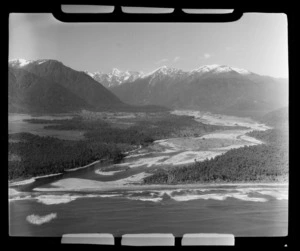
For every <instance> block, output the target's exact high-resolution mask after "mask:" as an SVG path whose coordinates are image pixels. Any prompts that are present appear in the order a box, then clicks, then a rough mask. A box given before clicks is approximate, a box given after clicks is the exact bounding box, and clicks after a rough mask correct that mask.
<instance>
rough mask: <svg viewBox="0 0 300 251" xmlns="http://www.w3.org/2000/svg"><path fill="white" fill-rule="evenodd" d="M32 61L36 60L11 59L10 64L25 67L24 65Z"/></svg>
mask: <svg viewBox="0 0 300 251" xmlns="http://www.w3.org/2000/svg"><path fill="white" fill-rule="evenodd" d="M32 62H34V61H33V60H26V59H24V58H18V59H12V60H9V64H10V65H12V66H16V67H23V66H25V65H28V64H30V63H32Z"/></svg>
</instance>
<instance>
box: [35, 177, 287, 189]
mask: <svg viewBox="0 0 300 251" xmlns="http://www.w3.org/2000/svg"><path fill="white" fill-rule="evenodd" d="M146 175H147V174H145V173H142V174H139V175H135V177H134V176H131V177H128V178H125V179H123V180H118V181H112V182H101V181H94V180H93V181H91V180H85V179H65V180H60V181H58V182H54V183H52V184H51V185H52V186H53V187H51V188H42V187H40V188H35V189H34V191H39V192H79V191H80V192H87V191H88V192H92V191H94V192H102V191H122V190H148V189H194V188H207V187H209V188H212V187H231V186H238V187H247V186H272V187H278V186H282V187H286V186H288V185H289V183H288V181H282V182H278V181H253V182H249V181H245V182H242V181H238V182H207V183H190V184H141V183H140V178H141V176H146Z"/></svg>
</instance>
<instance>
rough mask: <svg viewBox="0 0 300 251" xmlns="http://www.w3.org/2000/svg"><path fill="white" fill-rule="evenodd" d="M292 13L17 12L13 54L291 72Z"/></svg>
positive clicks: (149, 67)
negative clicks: (84, 15)
mask: <svg viewBox="0 0 300 251" xmlns="http://www.w3.org/2000/svg"><path fill="white" fill-rule="evenodd" d="M287 39H288V38H287V17H286V15H285V14H280V13H274V14H273V13H272V14H271V13H246V14H244V15H243V16H242V17H241V19H239V20H238V21H235V22H228V23H63V22H61V21H59V20H57V19H55V17H53V15H52V14H50V13H43V14H29V13H26V14H22V13H12V14H10V17H9V60H12V59H17V58H23V59H27V60H36V59H56V60H59V61H61V62H62V63H64V64H65V65H67V66H69V67H71V68H73V69H75V70H79V71H90V72H95V71H100V72H106V73H108V72H111V71H112V69H113V68H117V69H119V70H122V71H126V70H131V71H142V72H144V73H148V72H151V71H153V70H155V69H156V68H159V67H161V66H164V65H166V66H168V67H174V68H178V69H182V70H185V71H190V70H193V69H197V68H199V67H201V66H203V65H210V64H220V65H228V66H232V67H237V68H242V69H247V70H249V71H252V72H254V73H257V74H260V75H268V76H272V77H283V78H287V77H288V48H287V43H288V42H287Z"/></svg>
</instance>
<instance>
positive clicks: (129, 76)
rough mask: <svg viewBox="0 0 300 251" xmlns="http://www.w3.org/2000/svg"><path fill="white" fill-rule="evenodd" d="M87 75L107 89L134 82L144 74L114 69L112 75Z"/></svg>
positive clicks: (99, 73) (98, 73) (97, 73)
mask: <svg viewBox="0 0 300 251" xmlns="http://www.w3.org/2000/svg"><path fill="white" fill-rule="evenodd" d="M86 73H87V74H88V75H89V76H91V77H92V78H93V79H95V80H96V81H97V82H99V83H101V84H103V85H104V86H105V87H107V88H110V87H113V86H117V85H120V84H123V83H126V82H133V81H135V80H136V79H138V78H140V77H142V76H143V73H142V72H137V71H120V70H118V69H117V68H114V69H113V70H112V71H111V72H110V73H108V74H107V73H103V72H99V71H98V72H88V71H86Z"/></svg>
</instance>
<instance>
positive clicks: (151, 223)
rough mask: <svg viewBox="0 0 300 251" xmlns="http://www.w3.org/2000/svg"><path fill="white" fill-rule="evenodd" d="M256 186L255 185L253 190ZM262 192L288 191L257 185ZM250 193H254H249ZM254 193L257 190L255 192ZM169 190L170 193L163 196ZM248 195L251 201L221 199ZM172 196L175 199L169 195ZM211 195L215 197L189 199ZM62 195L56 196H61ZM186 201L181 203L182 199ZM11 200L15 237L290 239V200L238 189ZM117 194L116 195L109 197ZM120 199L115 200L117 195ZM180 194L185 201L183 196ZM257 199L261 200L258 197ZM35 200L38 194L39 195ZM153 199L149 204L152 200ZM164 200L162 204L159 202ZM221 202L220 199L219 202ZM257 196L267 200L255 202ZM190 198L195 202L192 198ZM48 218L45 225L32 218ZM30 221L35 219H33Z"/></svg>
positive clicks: (63, 194) (127, 192) (94, 194)
mask: <svg viewBox="0 0 300 251" xmlns="http://www.w3.org/2000/svg"><path fill="white" fill-rule="evenodd" d="M250 188H251V187H250ZM255 188H256V189H259V188H261V190H257V191H272V190H273V191H274V190H279V191H280V193H281V194H286V192H287V188H286V187H280V188H274V187H271V188H270V187H269V188H268V187H257V186H256V187H255ZM247 189H248V192H247ZM250 190H251V189H250ZM163 191H166V192H163ZM230 193H231V194H236V195H238V194H242V193H245V194H247V193H248V198H250V201H247V200H241V199H236V198H234V197H227V198H226V199H223V200H220V198H219V197H217V196H216V194H218V195H219V196H225V195H226V194H230ZM168 194H169V195H168ZM191 194H193V195H195V194H198V195H200V196H201V195H211V196H210V198H209V199H202V198H198V199H195V197H194V198H193V197H190V198H189V195H191ZM57 195H58V194H57V193H56V196H57ZM180 195H181V196H182V197H185V198H186V199H187V200H186V201H178V200H176V199H178V198H179V197H180ZM51 196H52V195H51V194H48V195H47V196H45V195H38V194H36V197H35V198H34V199H24V200H14V201H13V200H12V201H10V203H9V205H10V207H9V211H10V221H9V226H10V235H12V236H61V235H62V234H65V233H96V232H97V233H112V234H113V235H114V236H121V235H122V234H126V233H153V232H155V233H173V234H174V235H175V236H182V235H183V234H185V233H232V234H234V235H235V236H286V235H287V224H288V214H287V207H288V200H287V197H286V198H280V197H279V196H278V195H277V196H276V195H273V196H270V195H263V194H259V193H256V192H252V194H251V192H249V188H243V190H241V191H239V190H236V189H234V188H230V189H228V188H226V189H224V188H219V189H217V190H216V189H214V190H210V189H208V190H206V191H205V190H203V189H201V191H200V190H198V191H197V190H194V189H191V190H178V189H177V190H175V191H174V190H150V191H122V192H120V191H114V192H109V193H105V194H104V193H89V194H85V193H71V194H70V193H61V194H60V196H61V197H60V199H59V196H58V197H56V198H53V197H51ZM107 196H112V197H107ZM113 196H114V197H113ZM178 196H179V197H178ZM254 196H255V197H254ZM33 197H34V196H33ZM147 198H148V199H149V200H147ZM157 198H160V199H161V200H157ZM216 198H217V199H216ZM251 198H260V199H265V201H263V200H258V201H251ZM189 199H190V200H189ZM30 215H33V216H34V217H36V216H44V217H45V216H47V215H50V216H51V215H55V216H56V217H55V218H52V219H51V217H49V219H48V220H49V221H48V222H45V223H42V224H41V225H38V224H34V223H36V222H33V221H32V220H28V218H27V217H28V216H30ZM29 219H30V218H29Z"/></svg>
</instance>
